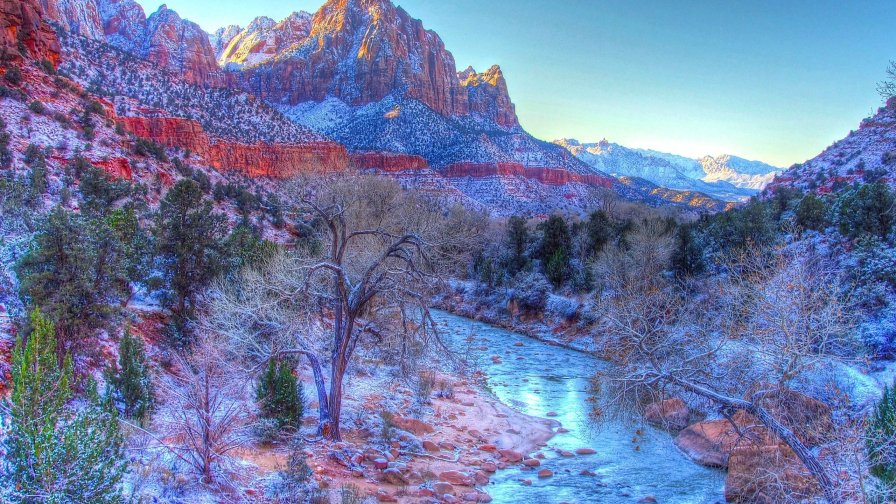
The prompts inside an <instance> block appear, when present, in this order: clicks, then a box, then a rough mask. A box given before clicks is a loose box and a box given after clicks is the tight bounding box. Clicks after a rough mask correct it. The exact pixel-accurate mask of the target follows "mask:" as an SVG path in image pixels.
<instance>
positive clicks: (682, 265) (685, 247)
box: [672, 225, 706, 277]
mask: <svg viewBox="0 0 896 504" xmlns="http://www.w3.org/2000/svg"><path fill="white" fill-rule="evenodd" d="M705 269H706V263H705V262H704V260H703V247H702V246H700V243H699V242H698V241H697V237H696V236H694V229H693V226H691V225H683V226H681V227H680V228H679V229H678V236H677V237H676V244H675V250H674V251H673V252H672V271H674V272H675V275H676V276H678V277H690V276H694V275H699V274H700V273H703V271H704V270H705Z"/></svg>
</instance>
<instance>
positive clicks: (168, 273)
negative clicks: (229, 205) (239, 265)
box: [154, 179, 226, 345]
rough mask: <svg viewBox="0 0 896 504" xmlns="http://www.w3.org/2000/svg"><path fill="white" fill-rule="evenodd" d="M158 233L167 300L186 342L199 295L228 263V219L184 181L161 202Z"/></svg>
mask: <svg viewBox="0 0 896 504" xmlns="http://www.w3.org/2000/svg"><path fill="white" fill-rule="evenodd" d="M154 231H155V237H156V243H157V250H158V254H159V259H160V261H161V265H160V266H161V270H162V273H163V275H164V279H165V281H166V283H167V286H168V292H167V293H166V295H165V297H164V303H165V306H166V307H167V308H168V309H170V310H171V312H172V314H173V315H174V320H173V322H174V326H173V329H174V331H175V333H174V334H173V337H174V339H175V343H178V344H181V345H184V344H186V343H187V342H188V338H189V334H188V330H187V321H188V320H189V319H190V318H191V317H192V315H193V312H194V310H195V305H196V296H197V294H198V293H199V291H200V290H201V289H202V288H203V287H205V285H207V284H208V283H209V282H210V281H211V280H212V279H213V278H214V277H215V276H216V275H218V274H219V273H220V272H221V271H222V270H223V268H224V266H225V260H226V257H225V256H226V254H225V247H224V244H223V240H224V236H225V232H226V218H225V217H224V216H223V215H220V214H218V213H215V212H213V211H212V202H211V201H209V200H207V199H205V198H204V197H203V194H202V189H200V187H199V185H198V184H197V183H196V182H194V181H192V180H186V179H184V180H181V181H179V182H178V183H177V184H175V185H174V187H172V188H171V190H169V191H168V194H166V195H165V198H164V199H163V200H162V202H161V204H160V205H159V211H158V213H157V215H156V225H155V230H154Z"/></svg>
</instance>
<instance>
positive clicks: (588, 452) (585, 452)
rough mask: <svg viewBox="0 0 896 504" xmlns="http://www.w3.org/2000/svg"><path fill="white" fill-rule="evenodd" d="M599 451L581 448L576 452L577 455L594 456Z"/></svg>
mask: <svg viewBox="0 0 896 504" xmlns="http://www.w3.org/2000/svg"><path fill="white" fill-rule="evenodd" d="M595 453H597V451H596V450H595V449H594V448H579V449H577V450H576V455H594V454H595Z"/></svg>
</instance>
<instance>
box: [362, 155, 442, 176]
mask: <svg viewBox="0 0 896 504" xmlns="http://www.w3.org/2000/svg"><path fill="white" fill-rule="evenodd" d="M349 160H350V161H351V164H352V166H353V167H354V168H356V169H358V170H377V171H382V172H396V171H409V170H422V169H424V168H428V167H429V163H427V162H426V160H425V159H423V158H422V157H420V156H413V155H409V154H392V153H386V152H361V153H352V154H350V155H349Z"/></svg>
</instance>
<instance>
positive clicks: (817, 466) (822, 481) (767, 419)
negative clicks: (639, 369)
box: [664, 375, 841, 504]
mask: <svg viewBox="0 0 896 504" xmlns="http://www.w3.org/2000/svg"><path fill="white" fill-rule="evenodd" d="M664 377H665V378H666V379H668V380H669V381H672V382H673V383H677V384H678V385H681V386H682V387H684V388H685V389H687V390H690V391H691V392H694V393H696V394H698V395H701V396H703V397H705V398H707V399H710V400H712V401H715V402H717V403H719V404H721V405H723V406H727V407H730V408H733V409H738V410H744V411H746V412H747V413H750V414H751V415H753V416H755V417H756V418H757V419H758V420H759V421H760V422H762V424H763V425H764V426H765V427H766V428H768V429H769V430H771V431H772V432H774V433H775V435H776V436H778V438H779V439H780V440H781V441H784V442H785V443H786V444H787V446H789V447H790V449H791V450H793V453H795V454H796V456H797V457H798V458H799V459H800V461H801V462H802V463H803V465H804V466H805V467H806V469H807V470H808V471H809V473H811V474H812V477H813V478H815V481H817V482H818V486H820V487H821V490H822V492H824V498H825V500H826V501H828V502H829V503H830V504H840V502H841V499H840V497H839V496H838V495H837V491H836V488H834V483H833V482H832V481H831V478H830V477H829V476H828V473H827V472H826V471H825V470H824V467H822V466H821V463H820V462H819V461H818V458H817V457H815V455H813V454H812V452H811V451H810V450H809V448H808V447H806V445H804V444H803V442H802V441H800V439H799V438H798V437H797V436H796V434H794V433H793V431H791V430H790V429H788V428H787V427H785V426H784V425H783V424H782V423H781V422H779V421H778V420H777V419H776V418H775V417H773V416H772V415H771V413H769V412H768V411H767V410H766V409H765V408H763V407H762V406H759V405H757V404H756V403H755V402H751V401H747V400H744V399H740V398H737V397H729V396H726V395H723V394H720V393H718V392H716V391H714V390H710V389H708V388H706V387H703V386H700V385H697V384H695V383H691V382H689V381H686V380H682V379H679V378H677V377H675V376H669V375H665V376H664ZM729 421H730V420H729Z"/></svg>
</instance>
